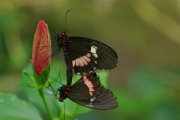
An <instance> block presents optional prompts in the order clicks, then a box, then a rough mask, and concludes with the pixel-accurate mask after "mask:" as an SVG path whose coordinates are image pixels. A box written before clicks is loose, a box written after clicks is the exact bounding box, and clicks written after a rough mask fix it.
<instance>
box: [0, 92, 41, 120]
mask: <svg viewBox="0 0 180 120" xmlns="http://www.w3.org/2000/svg"><path fill="white" fill-rule="evenodd" d="M0 119H1V120H42V118H41V116H40V113H39V111H38V110H37V109H36V108H35V107H34V106H33V105H32V104H30V103H27V102H26V101H23V100H20V99H18V98H17V97H16V96H15V95H13V94H4V93H0Z"/></svg>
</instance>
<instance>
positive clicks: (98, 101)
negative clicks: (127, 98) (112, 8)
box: [71, 86, 118, 110]
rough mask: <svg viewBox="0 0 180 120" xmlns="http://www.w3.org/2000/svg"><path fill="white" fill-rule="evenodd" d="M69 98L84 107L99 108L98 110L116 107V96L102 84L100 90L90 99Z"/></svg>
mask: <svg viewBox="0 0 180 120" xmlns="http://www.w3.org/2000/svg"><path fill="white" fill-rule="evenodd" d="M71 100H73V101H74V102H76V103H78V104H80V105H83V106H85V107H89V108H93V109H99V110H109V109H113V108H116V107H118V103H117V101H116V97H114V95H113V93H112V92H111V91H109V90H108V89H106V88H104V87H103V86H102V89H101V91H100V92H99V94H98V95H97V96H96V97H92V98H91V99H87V100H75V99H71Z"/></svg>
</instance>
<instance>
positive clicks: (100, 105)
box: [67, 73, 118, 110]
mask: <svg viewBox="0 0 180 120" xmlns="http://www.w3.org/2000/svg"><path fill="white" fill-rule="evenodd" d="M86 77H87V81H88V82H87V81H85V80H84V76H83V77H81V78H80V80H78V81H77V82H76V83H75V84H74V85H72V86H71V90H70V92H69V93H68V95H67V97H68V98H69V99H71V100H72V101H74V102H76V103H78V104H80V105H82V106H85V107H89V108H93V109H102V110H108V109H113V108H115V107H117V106H118V103H117V101H116V97H115V96H114V95H113V93H112V92H110V91H109V90H108V89H106V88H105V87H103V86H102V85H101V83H100V81H99V77H98V76H97V75H96V74H94V73H90V74H89V75H87V76H86Z"/></svg>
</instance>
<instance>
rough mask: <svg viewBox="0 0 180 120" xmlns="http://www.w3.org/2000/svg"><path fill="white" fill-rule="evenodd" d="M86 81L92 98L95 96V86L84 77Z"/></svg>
mask: <svg viewBox="0 0 180 120" xmlns="http://www.w3.org/2000/svg"><path fill="white" fill-rule="evenodd" d="M83 79H84V84H86V86H87V87H88V89H89V94H90V95H91V96H92V95H93V91H94V88H93V87H94V85H93V84H92V82H91V81H90V80H89V79H88V78H87V76H86V75H84V76H83Z"/></svg>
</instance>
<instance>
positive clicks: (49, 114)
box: [38, 88, 52, 120]
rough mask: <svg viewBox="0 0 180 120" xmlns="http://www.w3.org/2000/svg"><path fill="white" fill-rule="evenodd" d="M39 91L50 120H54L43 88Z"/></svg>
mask: <svg viewBox="0 0 180 120" xmlns="http://www.w3.org/2000/svg"><path fill="white" fill-rule="evenodd" d="M38 91H39V95H40V96H41V98H42V101H43V103H44V106H45V108H46V112H47V114H48V117H49V120H52V116H51V113H50V111H49V108H48V105H47V102H46V99H45V97H44V93H43V88H39V89H38Z"/></svg>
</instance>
